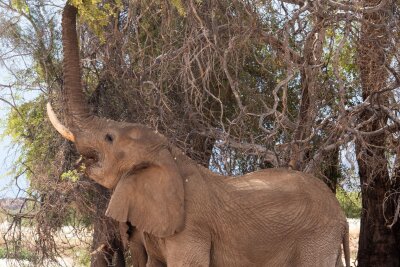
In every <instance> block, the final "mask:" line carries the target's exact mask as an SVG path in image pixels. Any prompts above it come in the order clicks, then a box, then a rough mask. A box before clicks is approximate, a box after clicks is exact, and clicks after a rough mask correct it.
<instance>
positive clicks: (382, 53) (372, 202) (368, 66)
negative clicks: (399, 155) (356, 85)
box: [356, 0, 400, 267]
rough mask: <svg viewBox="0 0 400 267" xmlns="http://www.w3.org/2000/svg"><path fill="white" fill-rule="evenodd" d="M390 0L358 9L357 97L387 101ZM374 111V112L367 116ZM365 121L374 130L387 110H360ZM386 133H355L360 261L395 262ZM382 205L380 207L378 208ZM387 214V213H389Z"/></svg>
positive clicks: (399, 251) (398, 252) (399, 249)
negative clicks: (359, 88)
mask: <svg viewBox="0 0 400 267" xmlns="http://www.w3.org/2000/svg"><path fill="white" fill-rule="evenodd" d="M378 3H379V1H376V0H372V1H371V0H368V1H364V4H365V6H374V5H376V4H378ZM392 5H393V2H391V1H388V3H387V4H386V5H385V6H383V7H382V9H380V10H379V11H377V12H374V13H366V14H364V15H363V22H362V25H361V35H360V40H359V42H360V44H359V46H358V58H357V59H358V62H357V64H358V66H359V69H360V73H361V85H362V90H363V99H364V100H366V99H367V98H368V97H369V99H370V102H371V104H375V105H378V106H379V105H381V104H385V103H387V98H388V97H387V95H385V94H384V93H379V90H382V89H384V88H385V86H386V82H387V77H388V73H387V71H386V69H385V63H387V62H388V61H389V60H390V57H391V56H390V52H388V51H387V50H386V49H387V47H388V46H389V45H388V42H389V35H390V29H389V26H388V25H389V21H390V18H391V17H393V14H392V12H393V10H394V9H393V8H392ZM373 116H374V117H373ZM363 122H364V123H365V125H364V126H363V127H362V130H363V131H374V130H377V129H380V128H381V127H382V126H384V125H386V124H387V116H386V115H385V114H384V113H383V112H382V111H380V110H379V108H377V109H372V108H370V109H367V110H365V111H364V112H363V113H362V115H361V117H360V123H363ZM386 142H387V133H385V132H384V133H382V134H380V135H378V136H374V137H368V136H367V137H365V138H361V137H359V138H358V140H357V142H356V152H357V162H358V166H359V176H360V183H361V193H362V214H361V229H360V239H359V250H358V256H357V257H358V263H359V265H358V266H360V267H364V266H385V267H391V266H400V243H399V239H398V238H396V236H397V237H398V236H399V232H398V231H399V227H398V224H397V225H396V227H392V228H391V229H390V228H389V227H388V225H387V221H386V219H385V216H384V215H386V216H387V214H393V213H394V208H395V207H394V206H393V205H384V204H385V203H387V201H386V197H387V193H388V192H390V190H391V188H392V187H393V185H394V181H392V179H391V178H390V175H389V171H388V161H387V159H386V152H387V151H386V148H385V146H386ZM384 207H385V209H384ZM392 217H393V216H392Z"/></svg>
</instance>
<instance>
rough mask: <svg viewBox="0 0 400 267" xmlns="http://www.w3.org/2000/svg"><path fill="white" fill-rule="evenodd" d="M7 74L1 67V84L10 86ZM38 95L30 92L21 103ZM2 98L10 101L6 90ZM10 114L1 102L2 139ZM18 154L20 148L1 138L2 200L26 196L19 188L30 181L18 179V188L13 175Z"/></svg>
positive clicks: (23, 97) (0, 129) (6, 138)
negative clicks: (5, 122) (6, 120)
mask: <svg viewBox="0 0 400 267" xmlns="http://www.w3.org/2000/svg"><path fill="white" fill-rule="evenodd" d="M6 73H7V71H6V70H5V69H4V68H2V67H1V66H0V84H8V83H9V82H10V81H9V80H8V78H7V74H6ZM36 95H37V92H28V93H26V94H24V95H22V96H21V97H22V99H21V101H25V100H31V99H33V98H35V97H36ZM0 97H2V98H6V99H7V100H9V92H7V91H6V89H1V90H0ZM9 112H10V107H9V105H8V104H6V103H4V102H3V101H0V137H2V136H3V135H4V130H5V129H4V121H5V119H6V118H7V114H8V113H9ZM18 152H19V150H18V148H17V147H16V146H15V145H13V144H12V141H11V138H10V137H9V136H4V137H2V138H0V198H4V197H21V196H24V194H23V192H19V190H18V186H19V187H21V188H23V189H26V188H27V187H28V181H27V180H26V178H25V177H21V178H19V179H18V186H16V184H15V182H16V181H15V179H14V177H15V175H14V174H13V173H12V170H13V163H14V162H15V161H16V159H17V158H18V156H19V153H18Z"/></svg>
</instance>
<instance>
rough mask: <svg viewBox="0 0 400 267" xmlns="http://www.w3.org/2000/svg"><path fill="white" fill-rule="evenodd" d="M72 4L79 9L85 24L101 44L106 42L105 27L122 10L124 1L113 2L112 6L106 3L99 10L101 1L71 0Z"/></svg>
mask: <svg viewBox="0 0 400 267" xmlns="http://www.w3.org/2000/svg"><path fill="white" fill-rule="evenodd" d="M70 2H71V4H72V5H73V6H75V7H76V8H77V9H78V12H79V15H80V18H81V19H82V20H83V22H85V23H87V24H88V26H89V27H90V28H91V29H92V30H93V32H94V33H95V34H96V35H97V36H98V37H99V38H100V41H101V42H104V41H105V37H104V27H105V26H106V25H108V23H109V21H110V18H111V17H114V16H116V15H117V12H118V11H119V10H120V9H121V8H122V0H116V1H112V4H110V2H108V3H105V4H103V5H102V7H101V8H99V4H100V3H101V1H100V0H71V1H70Z"/></svg>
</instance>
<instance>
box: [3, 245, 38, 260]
mask: <svg viewBox="0 0 400 267" xmlns="http://www.w3.org/2000/svg"><path fill="white" fill-rule="evenodd" d="M0 259H18V260H26V261H29V262H35V261H36V259H37V258H36V255H35V254H34V252H32V251H31V250H30V249H29V248H26V247H22V248H21V249H20V250H19V251H15V252H12V251H9V250H7V248H6V247H4V246H1V247H0Z"/></svg>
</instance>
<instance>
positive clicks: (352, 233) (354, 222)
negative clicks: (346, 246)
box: [347, 219, 360, 266]
mask: <svg viewBox="0 0 400 267" xmlns="http://www.w3.org/2000/svg"><path fill="white" fill-rule="evenodd" d="M347 221H348V222H349V239H350V258H351V259H350V262H351V266H356V257H357V250H358V236H359V234H360V219H347Z"/></svg>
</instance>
